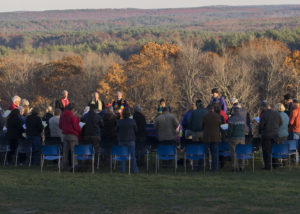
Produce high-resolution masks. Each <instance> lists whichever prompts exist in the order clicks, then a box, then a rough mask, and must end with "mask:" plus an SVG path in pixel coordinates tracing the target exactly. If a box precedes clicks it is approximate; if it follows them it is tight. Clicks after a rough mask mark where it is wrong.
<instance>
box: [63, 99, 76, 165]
mask: <svg viewBox="0 0 300 214" xmlns="http://www.w3.org/2000/svg"><path fill="white" fill-rule="evenodd" d="M74 112H75V106H74V104H72V103H70V104H69V105H68V107H67V109H66V110H65V111H64V112H63V114H62V115H61V117H60V119H59V128H60V129H61V130H62V133H63V154H64V157H63V163H64V168H65V169H66V168H67V166H68V160H69V152H71V156H72V158H71V160H73V151H74V146H75V145H78V139H79V138H80V134H81V128H80V126H79V122H80V120H79V118H78V117H76V116H75V114H74ZM76 165H77V160H75V166H76Z"/></svg>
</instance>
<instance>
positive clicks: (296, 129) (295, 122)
mask: <svg viewBox="0 0 300 214" xmlns="http://www.w3.org/2000/svg"><path fill="white" fill-rule="evenodd" d="M294 105H295V109H294V110H293V111H292V112H291V114H290V123H289V130H290V133H291V136H290V139H291V140H298V141H300V101H299V100H294Z"/></svg>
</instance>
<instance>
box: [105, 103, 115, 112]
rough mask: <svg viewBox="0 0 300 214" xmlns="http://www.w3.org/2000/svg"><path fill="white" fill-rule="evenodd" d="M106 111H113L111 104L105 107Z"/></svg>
mask: <svg viewBox="0 0 300 214" xmlns="http://www.w3.org/2000/svg"><path fill="white" fill-rule="evenodd" d="M106 111H107V113H114V107H112V106H111V105H110V106H108V107H107V109H106Z"/></svg>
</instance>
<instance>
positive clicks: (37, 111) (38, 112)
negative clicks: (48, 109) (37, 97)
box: [31, 107, 40, 115]
mask: <svg viewBox="0 0 300 214" xmlns="http://www.w3.org/2000/svg"><path fill="white" fill-rule="evenodd" d="M39 114H40V109H39V108H38V107H34V108H33V109H32V110H31V115H39Z"/></svg>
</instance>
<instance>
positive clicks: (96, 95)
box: [93, 92, 99, 100]
mask: <svg viewBox="0 0 300 214" xmlns="http://www.w3.org/2000/svg"><path fill="white" fill-rule="evenodd" d="M93 96H94V99H95V100H99V93H98V92H95V93H94V94H93Z"/></svg>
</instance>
